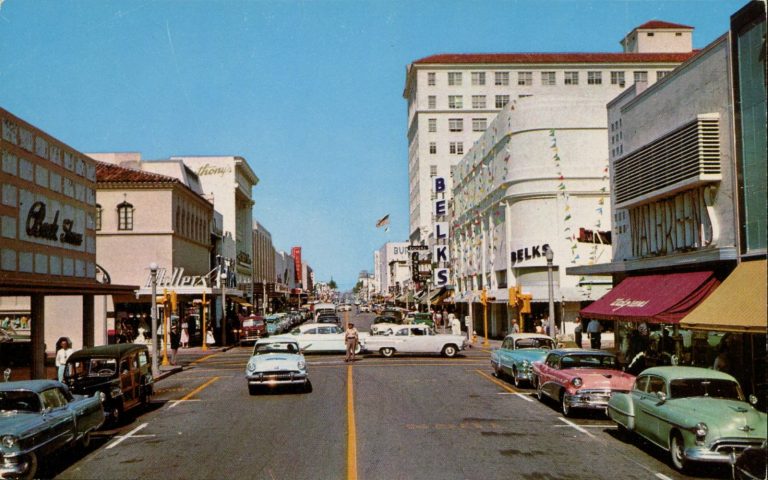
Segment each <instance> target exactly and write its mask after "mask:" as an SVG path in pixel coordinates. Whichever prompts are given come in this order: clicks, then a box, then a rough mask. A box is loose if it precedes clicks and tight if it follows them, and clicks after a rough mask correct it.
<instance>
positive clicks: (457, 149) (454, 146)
mask: <svg viewBox="0 0 768 480" xmlns="http://www.w3.org/2000/svg"><path fill="white" fill-rule="evenodd" d="M448 151H449V152H450V153H453V154H457V155H464V142H451V143H450V144H449V145H448Z"/></svg>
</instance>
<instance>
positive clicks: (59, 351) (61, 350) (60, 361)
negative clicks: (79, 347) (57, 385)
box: [56, 337, 74, 382]
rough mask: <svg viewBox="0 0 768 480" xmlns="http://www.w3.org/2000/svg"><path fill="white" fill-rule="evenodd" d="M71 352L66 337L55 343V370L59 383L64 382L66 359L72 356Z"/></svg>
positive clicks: (70, 343) (72, 350)
mask: <svg viewBox="0 0 768 480" xmlns="http://www.w3.org/2000/svg"><path fill="white" fill-rule="evenodd" d="M72 352H74V349H73V348H72V342H71V341H70V340H69V339H68V338H66V337H61V338H59V341H58V342H56V370H57V375H58V379H59V381H60V382H63V381H64V370H65V369H66V368H67V359H68V358H69V356H70V355H72Z"/></svg>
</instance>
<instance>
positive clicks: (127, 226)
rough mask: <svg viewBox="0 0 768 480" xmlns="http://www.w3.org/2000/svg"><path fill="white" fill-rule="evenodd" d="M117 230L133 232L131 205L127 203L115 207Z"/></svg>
mask: <svg viewBox="0 0 768 480" xmlns="http://www.w3.org/2000/svg"><path fill="white" fill-rule="evenodd" d="M117 229H118V230H133V205H131V204H130V203H128V202H123V203H121V204H120V205H118V206H117Z"/></svg>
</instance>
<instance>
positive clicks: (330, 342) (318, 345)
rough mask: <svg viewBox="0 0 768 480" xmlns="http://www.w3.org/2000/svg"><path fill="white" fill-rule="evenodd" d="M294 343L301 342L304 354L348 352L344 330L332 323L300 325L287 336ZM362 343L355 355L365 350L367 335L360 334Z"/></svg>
mask: <svg viewBox="0 0 768 480" xmlns="http://www.w3.org/2000/svg"><path fill="white" fill-rule="evenodd" d="M281 337H287V338H290V339H292V340H294V341H297V342H299V346H300V347H301V350H302V351H304V352H346V351H347V346H346V344H345V343H344V329H343V328H341V327H340V326H338V325H334V324H330V323H306V324H304V325H299V326H298V327H296V328H294V329H293V330H291V331H290V332H289V333H288V334H286V335H281ZM358 338H359V339H360V341H359V342H358V343H357V348H356V349H355V353H360V352H361V351H362V350H363V349H364V348H365V342H366V340H367V339H368V338H370V337H369V336H368V334H367V333H362V332H361V333H359V334H358Z"/></svg>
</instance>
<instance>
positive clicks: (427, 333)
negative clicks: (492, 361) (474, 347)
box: [365, 325, 467, 357]
mask: <svg viewBox="0 0 768 480" xmlns="http://www.w3.org/2000/svg"><path fill="white" fill-rule="evenodd" d="M365 348H366V349H367V350H369V351H371V352H379V353H381V354H382V355H384V356H385V357H391V356H393V355H394V354H395V353H396V352H397V353H410V354H415V353H426V354H442V355H445V356H446V357H455V356H456V354H458V353H459V352H460V351H461V350H464V349H465V348H467V338H466V337H465V336H464V335H450V334H435V332H434V331H433V330H432V329H431V328H430V327H429V326H427V325H395V326H394V327H393V328H392V332H391V333H387V334H385V335H375V336H371V337H368V340H367V341H366V343H365Z"/></svg>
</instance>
